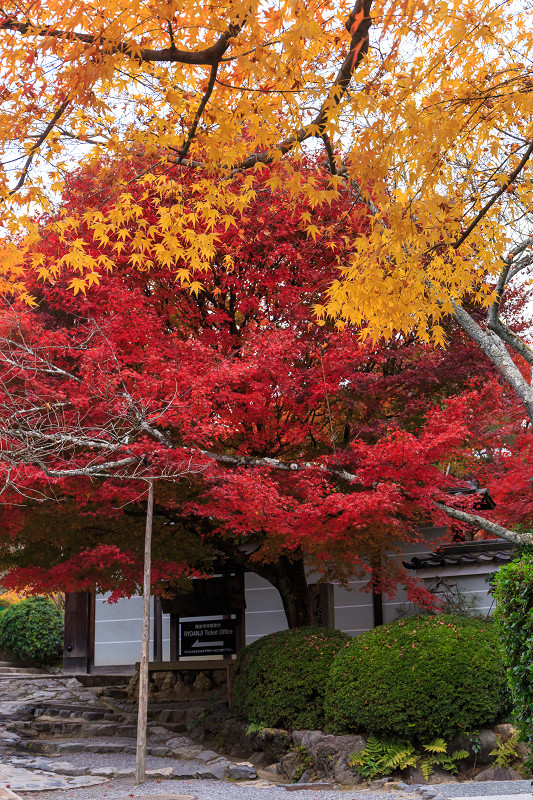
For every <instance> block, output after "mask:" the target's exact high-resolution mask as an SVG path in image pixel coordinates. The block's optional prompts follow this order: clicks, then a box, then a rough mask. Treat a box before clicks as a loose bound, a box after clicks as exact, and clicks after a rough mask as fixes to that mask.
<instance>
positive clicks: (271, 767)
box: [263, 763, 279, 775]
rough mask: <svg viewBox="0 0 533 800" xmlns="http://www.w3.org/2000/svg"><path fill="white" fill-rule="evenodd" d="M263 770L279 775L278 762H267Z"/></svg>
mask: <svg viewBox="0 0 533 800" xmlns="http://www.w3.org/2000/svg"><path fill="white" fill-rule="evenodd" d="M263 771H264V772H270V773H272V775H279V763H277V764H269V765H268V767H264V769H263Z"/></svg>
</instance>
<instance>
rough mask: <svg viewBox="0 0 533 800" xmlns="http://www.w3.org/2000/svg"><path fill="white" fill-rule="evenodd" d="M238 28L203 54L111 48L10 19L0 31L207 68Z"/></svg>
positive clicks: (93, 38)
mask: <svg viewBox="0 0 533 800" xmlns="http://www.w3.org/2000/svg"><path fill="white" fill-rule="evenodd" d="M241 28H242V25H230V26H229V27H228V30H227V31H225V32H224V33H223V34H222V35H221V36H220V37H219V38H218V39H217V41H216V42H215V43H214V44H212V45H210V47H206V48H205V49H204V50H197V51H191V50H177V49H176V48H175V47H167V48H163V49H162V50H153V49H151V48H149V47H139V46H138V45H136V44H134V43H129V42H119V43H117V44H114V43H113V42H111V41H108V40H106V39H105V38H103V37H102V36H101V35H100V34H91V33H80V32H78V31H63V30H58V29H55V28H51V27H48V26H46V25H42V26H41V25H39V26H38V25H34V24H33V23H31V22H19V21H18V20H16V19H14V18H13V17H7V18H6V19H3V20H2V22H0V30H5V31H15V32H17V33H21V34H23V35H26V34H33V35H34V36H43V37H46V38H48V37H53V38H54V39H66V40H67V41H69V40H73V39H74V40H77V41H79V42H84V43H85V44H96V45H100V46H101V48H102V50H104V51H105V53H106V54H113V53H122V54H123V55H125V56H128V58H132V59H135V60H137V61H150V62H153V61H156V62H173V63H179V64H192V65H195V66H211V65H213V64H215V63H216V62H217V61H219V60H220V58H221V56H222V54H223V53H224V52H225V50H226V49H227V47H228V44H229V41H230V39H232V38H233V37H234V36H236V35H237V33H238V32H239V31H240V30H241Z"/></svg>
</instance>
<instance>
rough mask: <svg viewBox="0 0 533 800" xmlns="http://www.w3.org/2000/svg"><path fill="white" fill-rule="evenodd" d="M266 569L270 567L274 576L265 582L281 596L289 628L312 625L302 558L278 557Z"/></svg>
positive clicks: (311, 612) (311, 613)
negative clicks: (276, 560) (270, 584)
mask: <svg viewBox="0 0 533 800" xmlns="http://www.w3.org/2000/svg"><path fill="white" fill-rule="evenodd" d="M268 567H272V571H273V572H274V575H273V576H272V577H270V578H267V580H269V581H270V583H272V584H273V585H274V586H275V587H276V589H277V590H278V592H279V593H280V595H281V600H282V603H283V610H284V611H285V616H286V617H287V625H288V626H289V628H300V627H302V626H305V625H312V624H313V611H312V609H311V600H310V597H309V588H308V586H307V578H306V576H305V567H304V562H303V558H298V559H294V560H290V559H288V558H287V556H280V557H279V561H278V562H277V563H275V564H269V565H268ZM257 571H259V570H257Z"/></svg>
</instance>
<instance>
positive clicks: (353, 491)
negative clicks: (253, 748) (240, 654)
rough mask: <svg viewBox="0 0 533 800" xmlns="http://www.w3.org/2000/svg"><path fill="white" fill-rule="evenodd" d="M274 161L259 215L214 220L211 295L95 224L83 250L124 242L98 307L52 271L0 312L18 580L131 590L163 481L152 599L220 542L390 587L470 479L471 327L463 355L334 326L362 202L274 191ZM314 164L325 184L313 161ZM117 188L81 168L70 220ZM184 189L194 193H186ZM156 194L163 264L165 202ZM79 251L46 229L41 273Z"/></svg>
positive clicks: (476, 364)
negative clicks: (384, 563)
mask: <svg viewBox="0 0 533 800" xmlns="http://www.w3.org/2000/svg"><path fill="white" fill-rule="evenodd" d="M136 168H137V167H136ZM271 171H273V172H275V168H268V169H267V170H266V171H265V173H264V176H263V178H264V179H263V182H262V184H259V186H258V190H257V197H256V200H255V201H254V202H253V204H252V205H251V207H250V210H249V213H246V214H244V215H243V217H242V220H241V224H240V225H239V226H234V225H228V226H227V227H226V226H225V225H221V226H220V227H219V228H218V229H217V231H216V233H217V237H218V239H219V242H220V244H219V247H218V249H217V252H216V254H215V256H214V258H213V261H212V268H211V270H210V272H209V273H208V274H207V276H205V277H204V281H203V283H204V285H203V288H202V289H201V290H198V291H192V292H191V291H190V287H188V286H181V284H180V282H179V281H176V275H175V268H174V266H173V265H171V264H168V265H167V266H166V267H165V266H161V265H156V263H155V262H154V263H152V265H151V267H150V269H146V270H141V269H137V270H135V271H131V270H130V269H129V263H130V258H131V237H130V236H125V237H117V238H116V241H110V242H109V243H107V244H102V242H101V240H100V238H99V237H98V236H97V234H95V233H94V232H93V231H92V230H91V228H90V227H88V228H86V229H85V230H84V232H83V235H84V237H85V244H84V247H86V249H87V251H88V252H89V253H93V254H94V256H95V257H96V256H97V255H98V257H102V258H106V257H107V254H108V253H112V252H115V255H114V258H115V260H116V262H117V265H116V267H115V268H114V269H113V270H111V271H110V272H109V273H107V274H104V275H103V276H102V278H101V279H100V280H99V281H98V282H97V283H95V285H94V286H93V287H92V288H91V290H90V291H88V292H87V293H86V295H84V294H83V293H77V294H74V293H73V292H72V289H71V288H70V286H69V279H68V277H67V276H60V277H59V278H58V279H57V280H56V281H52V282H44V283H43V282H42V281H40V280H39V276H38V275H37V274H36V275H35V276H34V277H33V278H32V281H33V282H32V283H31V284H29V285H31V288H32V293H33V294H34V296H35V297H36V298H37V300H38V305H37V306H36V307H35V308H34V309H28V307H27V306H26V305H25V304H24V303H23V302H22V301H17V302H15V303H12V304H7V303H6V304H4V306H3V309H2V314H1V317H0V326H1V327H0V367H1V373H0V374H1V384H0V386H1V389H2V394H1V417H2V434H3V437H4V438H3V442H4V444H3V449H4V453H6V454H7V453H8V452H9V453H10V455H11V462H9V459H7V460H4V462H3V470H4V476H5V479H6V481H7V484H6V487H5V489H4V497H5V499H6V500H8V499H9V500H10V501H11V502H12V503H14V504H13V505H11V506H10V505H8V506H7V510H6V511H5V512H4V514H5V523H4V528H3V533H2V537H1V540H0V552H1V557H2V561H3V563H4V564H5V565H7V566H10V567H11V569H12V570H14V571H13V572H12V574H11V578H10V579H9V580H8V582H10V585H13V586H20V585H24V586H31V587H33V589H34V590H35V591H44V590H49V589H50V588H51V587H55V586H61V587H63V588H68V589H79V588H85V587H87V586H90V585H92V584H94V583H95V582H96V584H97V585H98V586H99V587H100V588H102V589H103V588H112V589H116V590H117V592H118V593H129V592H132V591H134V590H135V588H136V587H137V586H138V580H139V575H140V571H141V569H140V564H141V554H142V524H143V508H144V505H143V503H144V501H143V496H144V489H143V486H144V485H145V484H144V480H146V478H147V476H153V477H155V478H156V479H157V491H156V535H155V545H154V547H155V550H154V553H155V564H154V569H153V582H154V585H155V586H156V588H157V587H158V588H159V589H162V588H164V586H165V585H166V583H167V582H169V581H171V582H172V581H174V582H175V581H179V580H180V579H181V578H182V577H185V576H186V575H187V574H191V570H192V571H193V572H195V574H199V572H201V571H202V569H205V568H206V565H208V563H209V557H208V555H209V552H210V551H209V546H210V545H213V544H214V545H216V546H217V547H218V548H221V549H222V550H223V552H228V553H231V554H233V555H234V556H235V554H238V553H239V551H242V550H243V549H244V551H245V552H246V553H247V556H246V558H247V559H248V562H247V563H248V565H249V566H250V565H251V567H252V568H255V569H257V570H258V571H261V569H263V570H264V571H266V572H265V574H266V573H267V572H268V570H269V569H272V568H273V567H272V565H275V564H277V563H278V562H279V559H280V557H281V556H284V557H285V558H286V559H287V560H288V562H294V561H299V560H301V559H303V558H304V557H305V559H306V562H307V564H308V566H310V567H311V569H314V570H316V571H317V572H319V573H320V574H322V575H324V576H326V577H335V578H337V579H340V580H347V579H348V578H349V577H350V576H351V575H353V574H354V573H358V572H359V573H360V574H363V575H365V574H367V575H370V574H371V571H372V567H374V572H375V576H374V577H375V580H378V579H379V581H380V586H381V587H382V588H383V589H385V590H386V589H389V590H392V588H393V587H394V586H395V584H396V582H397V581H398V579H399V577H400V573H399V572H398V571H397V569H396V567H395V562H391V563H390V566H389V567H387V569H386V570H383V571H382V573H381V574H379V570H377V568H376V564H377V563H378V561H379V556H380V554H381V553H382V552H383V551H384V550H385V549H387V548H390V547H391V546H392V542H393V540H397V541H401V540H402V539H412V538H413V537H414V538H416V537H417V536H418V533H417V526H418V525H419V524H424V523H428V522H431V521H432V520H434V519H435V515H436V513H437V512H436V510H435V507H434V501H435V500H436V499H439V498H440V499H446V498H447V497H448V495H447V490H448V488H450V487H453V486H456V485H457V478H456V477H455V476H454V475H453V473H452V474H450V475H449V476H446V474H445V472H446V464H448V465H449V464H450V463H453V464H454V465H459V467H458V471H459V475H467V474H468V475H469V474H470V472H471V468H472V465H473V464H474V461H475V459H474V457H473V455H472V448H471V442H472V429H473V427H474V426H473V422H472V419H473V418H474V416H475V415H474V414H473V412H472V409H473V407H474V406H475V405H476V399H477V398H479V396H480V392H479V389H478V385H479V383H480V381H481V380H482V379H486V377H487V365H486V363H485V362H484V361H483V360H482V359H481V358H480V357H479V355H478V353H477V351H476V349H475V347H474V346H473V345H472V343H471V342H470V341H469V340H468V338H467V337H465V336H464V335H462V334H460V333H459V332H458V331H457V330H451V329H450V342H451V345H452V346H451V347H450V349H449V350H448V351H445V350H443V349H442V348H436V347H434V346H430V345H426V344H422V343H420V342H418V341H417V340H416V338H415V337H414V336H403V335H400V334H398V335H397V336H396V337H394V338H393V339H392V340H390V341H388V342H387V341H385V340H382V341H381V342H379V343H378V344H376V345H372V344H371V343H370V341H366V342H365V341H363V340H362V339H361V336H360V331H359V330H357V329H356V328H344V329H339V328H338V327H336V326H334V325H331V324H329V323H328V324H325V325H323V326H317V325H316V324H315V322H314V319H313V311H312V309H313V305H314V304H315V303H316V302H317V301H319V300H320V298H321V297H322V296H323V293H324V291H325V289H326V288H327V287H328V286H329V284H330V282H331V279H332V276H333V274H334V271H335V269H336V265H337V263H338V258H339V255H340V257H342V258H349V254H350V250H351V247H353V241H354V240H356V238H357V235H358V232H359V231H364V230H365V228H366V226H367V225H368V212H367V210H366V208H365V207H364V206H363V205H362V204H361V203H354V202H353V198H352V197H351V196H350V195H349V194H347V195H345V196H343V198H342V199H341V200H339V201H335V202H332V203H331V205H328V204H326V205H323V206H322V207H321V209H320V213H317V212H316V211H313V210H312V209H311V206H309V210H308V212H306V211H305V209H304V208H302V207H301V206H300V207H299V208H298V209H297V210H295V208H294V204H293V202H292V199H291V195H290V192H288V191H287V192H286V191H283V190H282V189H279V188H278V189H276V190H275V191H273V190H272V189H271V183H272V181H271V179H270V172H271ZM302 174H303V176H304V179H309V180H316V178H315V175H316V168H315V164H314V163H309V164H308V166H307V170H306V171H303V172H302ZM100 186H101V177H100V173H99V172H97V173H95V174H92V173H90V172H88V171H83V172H81V173H77V174H74V175H73V176H72V177H71V178H70V179H69V181H68V184H67V191H66V194H65V208H67V209H68V207H69V205H76V203H77V202H78V198H79V197H80V196H81V197H86V196H93V197H98V193H99V189H100ZM181 192H182V195H183V196H186V195H187V194H188V193H189V192H192V197H193V198H194V189H193V188H191V187H190V186H188V185H187V183H185V182H182V183H181ZM138 201H139V203H141V202H142V205H143V216H144V218H145V219H147V220H148V222H149V223H150V224H151V225H152V226H153V228H154V231H153V233H152V235H153V237H154V240H155V241H156V244H155V249H156V252H157V247H158V244H159V242H163V241H164V239H165V236H166V229H165V227H164V225H161V223H160V219H161V215H162V214H163V204H162V201H161V198H160V195H159V194H158V193H157V192H154V195H153V197H146V196H144V195H143V196H140V197H139V198H138ZM95 202H96V201H95ZM172 202H173V201H172V199H167V201H166V203H167V205H170V204H172ZM88 211H90V207H89V209H88ZM305 213H309V214H313V218H314V219H315V222H316V225H317V230H319V232H320V235H319V236H317V237H316V239H313V238H310V237H309V236H308V235H307V232H306V230H305V227H304V226H302V224H301V216H302V214H305ZM46 226H47V220H45V221H44V227H45V228H46ZM156 230H157V233H156ZM133 231H134V225H133V223H132V225H131V232H132V235H133ZM117 243H119V244H120V245H121V246H120V247H116V244H117ZM64 249H65V246H64V244H63V242H62V241H61V237H60V236H56V237H55V238H54V237H52V236H50V235H48V236H46V237H44V238H43V241H42V255H43V263H44V264H45V265H46V264H47V263H48V261H50V262H54V261H55V260H57V259H58V258H61V254H62V252H63V251H64ZM152 255H153V254H152V252H151V251H148V252H147V253H146V258H147V259H149V258H151V257H152ZM443 404H444V405H443ZM477 407H478V411H479V404H478V406H477ZM469 415H470V416H469ZM476 419H478V417H476ZM478 421H479V422H480V420H478ZM29 453H31V458H30V456H29V455H28V454H29ZM28 462H31V463H28ZM448 471H449V470H448ZM454 472H457V470H455V469H454ZM88 478H92V480H88ZM44 497H47V498H48V499H46V500H43V498H44ZM17 498H18V501H19V502H20V503H24V507H20V506H19V505H18V504H17ZM57 500H61V505H59V504H57V502H56V501H57ZM467 505H468V504H467ZM470 505H471V504H470ZM437 518H438V513H437ZM14 537H16V540H17V542H18V547H17V549H16V550H13V548H12V547H11V543H12V541H13V538H14ZM44 543H46V546H44V547H43V544H44ZM241 557H242V555H241Z"/></svg>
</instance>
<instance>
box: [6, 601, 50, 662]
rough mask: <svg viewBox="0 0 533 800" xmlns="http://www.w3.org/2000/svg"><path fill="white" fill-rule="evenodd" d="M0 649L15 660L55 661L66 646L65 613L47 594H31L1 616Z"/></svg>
mask: <svg viewBox="0 0 533 800" xmlns="http://www.w3.org/2000/svg"><path fill="white" fill-rule="evenodd" d="M0 648H2V649H3V650H6V651H7V652H8V653H9V654H10V655H11V656H12V657H13V658H14V659H15V660H16V661H22V662H25V663H32V664H55V663H56V662H57V661H58V659H59V657H60V656H61V651H62V648H63V614H62V613H61V612H60V611H59V609H58V608H57V606H55V605H54V603H52V601H51V600H48V599H47V598H46V597H29V598H28V599H27V600H23V601H22V602H21V603H17V605H13V606H9V608H6V610H5V611H4V612H3V614H2V615H1V617H0Z"/></svg>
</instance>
